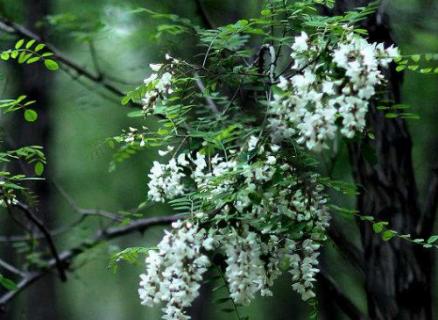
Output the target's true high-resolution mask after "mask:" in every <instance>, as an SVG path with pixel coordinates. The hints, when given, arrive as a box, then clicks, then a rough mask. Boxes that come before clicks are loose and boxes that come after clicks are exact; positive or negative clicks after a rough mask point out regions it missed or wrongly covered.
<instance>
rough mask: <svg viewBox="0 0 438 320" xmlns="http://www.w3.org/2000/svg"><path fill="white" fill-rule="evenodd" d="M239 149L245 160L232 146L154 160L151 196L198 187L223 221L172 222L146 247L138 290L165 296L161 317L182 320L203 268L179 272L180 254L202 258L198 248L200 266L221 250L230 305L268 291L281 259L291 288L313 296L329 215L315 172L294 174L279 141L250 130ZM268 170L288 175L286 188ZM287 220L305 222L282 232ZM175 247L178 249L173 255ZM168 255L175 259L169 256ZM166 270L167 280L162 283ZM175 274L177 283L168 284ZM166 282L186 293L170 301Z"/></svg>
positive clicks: (145, 296) (147, 296)
mask: <svg viewBox="0 0 438 320" xmlns="http://www.w3.org/2000/svg"><path fill="white" fill-rule="evenodd" d="M256 146H257V148H256ZM245 149H246V150H248V152H253V153H254V158H253V159H252V161H251V162H249V163H248V162H241V161H240V160H239V157H240V155H239V153H238V152H237V151H233V150H230V152H229V153H230V155H229V156H228V159H225V158H224V157H221V156H219V155H218V154H216V155H215V156H213V157H208V156H206V155H204V154H202V153H200V152H197V153H195V154H190V153H184V152H183V153H180V154H179V155H178V156H176V157H174V158H171V159H170V160H169V161H168V163H167V164H159V163H158V162H156V163H155V164H154V167H153V168H152V169H151V174H150V175H149V177H150V179H151V181H150V182H149V184H150V188H151V187H152V189H150V191H149V197H150V199H151V200H153V201H163V200H164V199H172V198H174V197H175V196H176V195H178V194H179V193H180V192H181V193H183V192H190V191H191V192H193V191H194V190H198V192H201V193H200V194H201V195H203V199H204V201H207V202H208V203H210V204H212V205H213V207H216V208H221V209H220V211H219V213H217V214H216V215H219V217H217V216H216V217H215V218H216V219H219V220H218V221H223V222H222V224H223V225H222V226H221V228H220V229H218V228H217V227H216V225H215V224H213V225H211V227H210V229H205V230H204V229H202V230H201V231H200V230H199V227H198V224H192V223H178V224H175V225H174V230H173V231H172V232H171V233H166V235H165V237H164V238H163V240H162V242H161V243H160V244H159V246H158V247H159V249H160V251H159V252H154V251H153V252H151V254H150V255H149V257H148V258H147V259H146V263H147V265H148V267H147V272H146V275H142V281H141V284H140V287H141V289H140V291H139V292H140V296H141V298H142V301H143V303H144V304H148V305H151V304H156V303H158V302H159V301H169V303H168V304H167V306H166V308H165V309H164V319H187V318H186V315H185V313H184V310H185V308H187V307H188V306H190V303H191V302H192V301H193V299H194V297H196V295H197V291H198V290H199V279H200V275H201V274H202V273H204V272H205V270H204V268H199V269H197V270H198V271H199V272H197V273H196V274H198V276H196V277H195V276H190V277H188V276H180V275H181V274H183V275H184V272H187V271H185V269H184V268H189V269H190V268H191V267H190V266H188V265H187V263H189V262H188V261H187V258H186V256H190V259H192V258H193V257H192V255H194V253H193V252H198V253H199V252H203V250H205V253H204V254H205V257H204V255H201V256H200V257H197V258H196V259H199V260H193V261H203V262H205V263H204V264H203V266H204V267H205V268H206V267H207V265H208V264H207V260H206V257H208V254H207V252H208V251H214V252H216V253H219V254H221V255H223V256H224V262H225V265H226V267H225V269H224V271H223V272H224V276H225V279H226V281H227V285H228V288H229V292H230V297H231V299H233V301H234V303H236V304H240V305H246V304H249V303H250V302H251V301H252V300H254V298H255V297H256V295H257V294H260V295H262V296H266V295H271V294H272V290H271V288H272V286H273V285H274V282H275V280H276V279H277V278H278V277H279V276H280V275H281V274H282V270H281V269H280V265H281V264H284V262H286V263H287V264H288V265H289V268H288V269H289V272H290V273H291V275H292V278H291V285H292V288H293V289H294V290H296V291H297V293H299V294H300V295H301V296H302V298H303V299H304V300H307V299H310V298H312V297H313V296H314V292H313V283H314V281H315V275H316V273H317V272H318V271H319V270H318V268H317V264H318V260H317V257H318V249H319V246H320V243H321V242H322V241H324V240H325V236H324V234H325V229H326V228H327V226H328V221H329V215H328V211H327V208H326V198H325V197H324V195H323V187H322V186H321V185H319V184H318V176H317V175H312V176H311V177H310V178H309V177H307V178H306V180H303V178H300V177H298V176H297V172H296V170H295V168H293V167H292V166H291V165H290V164H288V163H287V161H286V159H287V158H284V157H282V156H281V148H280V146H279V145H266V141H260V140H259V139H258V138H255V137H254V136H250V137H249V138H248V140H247V142H246V147H245ZM275 176H281V177H283V178H285V179H290V181H289V182H288V183H287V187H284V188H278V187H277V186H276V185H275V183H273V179H274V178H275ZM189 180H190V181H189ZM190 188H192V190H190ZM193 188H194V189H193ZM230 195H234V196H233V199H234V200H233V201H231V202H226V203H224V202H223V199H224V197H227V196H230ZM257 198H258V200H257V201H255V200H254V199H257ZM232 216H236V217H239V218H238V219H237V220H235V221H234V220H233V219H231V220H230V219H229V218H228V217H232ZM194 217H196V218H195V220H196V219H199V221H200V223H202V224H205V223H206V222H208V219H210V218H211V217H209V215H208V214H198V213H196V214H194ZM291 223H292V224H302V225H305V228H306V229H307V232H306V233H303V232H302V231H299V232H297V233H289V232H286V233H284V230H287V229H285V227H286V226H287V225H289V224H291ZM195 234H196V236H194V238H193V241H191V242H187V241H188V240H187V239H186V237H189V238H190V239H191V237H192V236H193V235H195ZM180 244H181V245H180ZM200 248H201V249H202V248H203V250H201V249H200ZM177 252H178V253H181V256H179V257H178V255H177V254H176V253H177ZM187 252H190V254H189V253H187ZM167 255H170V257H167ZM175 259H180V260H179V261H178V262H176V261H175ZM163 261H172V262H173V263H174V264H175V266H172V267H170V266H169V267H167V268H164V269H163V265H164V264H166V262H163ZM192 264H193V263H192ZM184 266H186V267H184ZM174 268H177V269H174ZM163 270H165V271H163ZM190 270H191V269H190ZM169 277H173V278H174V280H172V281H170V282H169V281H168V280H167V279H168V278H169ZM176 281H178V282H177V283H178V285H177V286H176V287H173V285H174V284H175V282H176ZM189 286H190V287H189ZM167 287H172V288H176V289H175V290H182V292H181V293H179V294H178V297H179V296H180V295H182V296H183V297H185V300H184V301H180V300H177V302H175V303H173V301H176V300H175V298H172V297H170V296H169V294H168V293H167V294H166V293H162V290H165V289H166V288H167ZM164 292H166V291H164ZM195 292H196V293H195Z"/></svg>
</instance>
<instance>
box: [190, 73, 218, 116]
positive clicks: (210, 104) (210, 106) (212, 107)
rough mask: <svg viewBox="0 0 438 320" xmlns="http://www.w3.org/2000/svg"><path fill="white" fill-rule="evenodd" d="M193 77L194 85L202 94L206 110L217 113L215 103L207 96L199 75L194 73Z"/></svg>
mask: <svg viewBox="0 0 438 320" xmlns="http://www.w3.org/2000/svg"><path fill="white" fill-rule="evenodd" d="M194 76H195V81H196V85H197V86H198V88H199V90H200V91H201V93H202V96H203V97H204V98H205V101H206V102H207V107H208V109H210V110H211V111H212V112H213V113H215V114H217V113H218V112H219V109H218V107H217V106H216V103H214V101H213V99H212V98H211V97H210V96H209V95H208V93H207V90H206V88H205V86H204V83H203V82H202V80H201V78H200V77H199V74H198V73H197V72H195V74H194Z"/></svg>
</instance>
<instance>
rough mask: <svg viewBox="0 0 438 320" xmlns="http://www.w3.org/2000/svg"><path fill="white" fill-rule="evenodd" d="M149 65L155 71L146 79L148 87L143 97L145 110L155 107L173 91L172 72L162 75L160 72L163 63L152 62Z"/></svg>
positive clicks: (145, 82)
mask: <svg viewBox="0 0 438 320" xmlns="http://www.w3.org/2000/svg"><path fill="white" fill-rule="evenodd" d="M149 66H150V68H151V69H152V71H154V73H152V74H151V75H150V76H149V77H148V78H146V79H145V80H144V84H145V85H146V87H147V89H148V90H147V92H146V93H145V95H144V97H143V99H142V103H143V109H144V110H148V109H150V108H152V109H153V108H154V107H155V105H156V104H157V102H158V100H159V99H160V98H165V97H166V96H167V95H169V94H171V93H172V92H173V90H172V74H171V73H170V72H164V73H162V74H161V76H160V75H159V74H158V72H159V71H160V70H161V68H162V65H161V64H150V65H149Z"/></svg>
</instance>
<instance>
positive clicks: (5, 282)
mask: <svg viewBox="0 0 438 320" xmlns="http://www.w3.org/2000/svg"><path fill="white" fill-rule="evenodd" d="M0 285H1V286H2V287H3V288H5V289H6V290H9V291H13V290H15V289H17V284H16V283H15V282H14V281H12V280H11V279H9V278H6V277H5V276H4V275H2V274H0Z"/></svg>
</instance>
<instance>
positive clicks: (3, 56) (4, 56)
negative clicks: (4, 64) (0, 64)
mask: <svg viewBox="0 0 438 320" xmlns="http://www.w3.org/2000/svg"><path fill="white" fill-rule="evenodd" d="M0 58H1V59H2V60H5V61H8V60H9V52H7V51H3V52H2V54H1V55H0Z"/></svg>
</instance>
